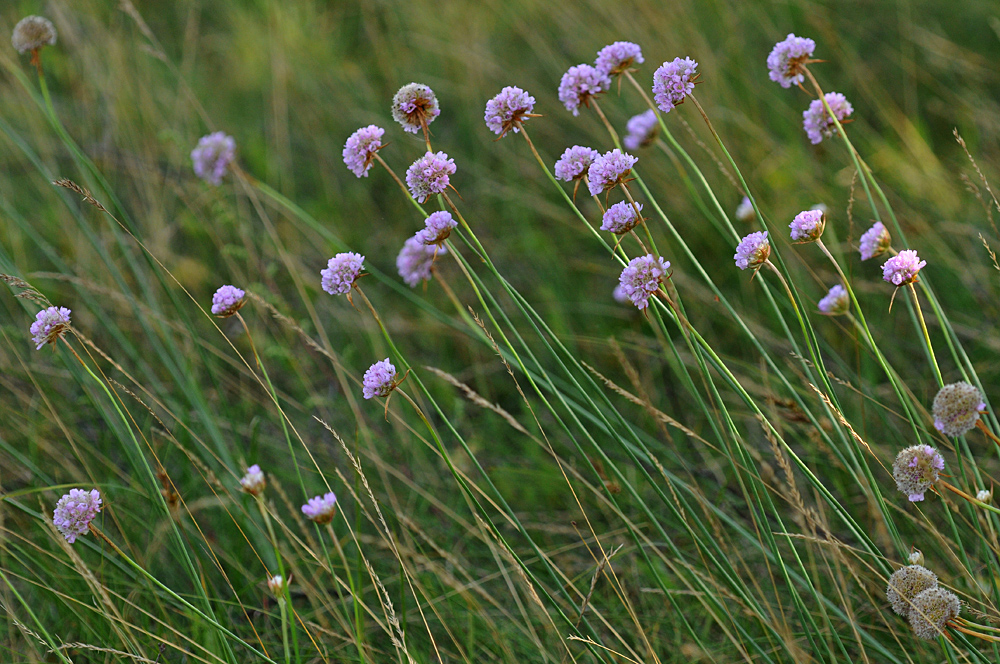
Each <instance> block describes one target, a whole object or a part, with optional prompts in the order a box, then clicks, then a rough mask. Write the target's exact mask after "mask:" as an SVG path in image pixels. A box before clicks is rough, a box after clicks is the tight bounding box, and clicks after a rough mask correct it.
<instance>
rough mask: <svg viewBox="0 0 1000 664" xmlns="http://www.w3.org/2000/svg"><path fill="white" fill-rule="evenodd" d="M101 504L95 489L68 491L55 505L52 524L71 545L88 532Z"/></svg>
mask: <svg viewBox="0 0 1000 664" xmlns="http://www.w3.org/2000/svg"><path fill="white" fill-rule="evenodd" d="M102 502H103V501H102V500H101V494H100V492H99V491H98V490H97V489H91V490H90V491H84V490H83V489H70V492H69V493H67V494H64V495H63V497H62V498H60V499H59V502H57V503H56V509H55V511H53V512H52V523H53V524H54V525H55V527H56V529H57V530H58V531H59V533H60V534H61V535H62V536H63V537H65V538H66V541H67V542H69V543H70V544H72V543H73V542H75V541H76V538H77V537H79V536H80V535H86V534H87V533H89V532H90V522H91V521H93V520H94V517H96V516H97V513H98V512H100V511H101V503H102Z"/></svg>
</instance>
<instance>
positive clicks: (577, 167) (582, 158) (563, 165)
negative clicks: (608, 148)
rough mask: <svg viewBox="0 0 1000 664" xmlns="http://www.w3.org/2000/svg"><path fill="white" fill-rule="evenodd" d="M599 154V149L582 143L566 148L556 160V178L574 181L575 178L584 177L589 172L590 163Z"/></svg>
mask: <svg viewBox="0 0 1000 664" xmlns="http://www.w3.org/2000/svg"><path fill="white" fill-rule="evenodd" d="M599 156H601V153H600V152H598V151H597V150H595V149H593V148H588V147H584V146H582V145H574V146H573V147H571V148H566V149H565V150H564V151H563V153H562V156H561V157H559V160H558V161H557V162H556V166H555V173H556V179H558V180H564V181H566V182H572V181H573V180H577V179H579V178H582V177H583V176H585V175H586V174H587V171H588V170H589V169H590V165H591V164H592V163H594V160H595V159H597V158H598V157H599Z"/></svg>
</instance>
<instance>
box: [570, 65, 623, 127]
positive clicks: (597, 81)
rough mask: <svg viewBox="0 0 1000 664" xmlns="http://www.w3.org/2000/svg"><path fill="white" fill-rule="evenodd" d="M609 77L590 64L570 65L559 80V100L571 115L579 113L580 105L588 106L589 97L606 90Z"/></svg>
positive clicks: (609, 81)
mask: <svg viewBox="0 0 1000 664" xmlns="http://www.w3.org/2000/svg"><path fill="white" fill-rule="evenodd" d="M610 87H611V77H610V76H608V75H607V74H605V73H603V72H601V71H600V70H599V69H597V68H595V67H591V66H590V65H576V66H575V67H570V68H569V70H568V71H567V72H566V73H565V74H563V77H562V80H561V81H559V101H561V102H562V103H563V106H565V107H566V110H567V111H572V112H573V115H580V106H588V105H589V103H590V98H591V97H596V96H597V95H599V94H601V93H602V92H606V91H607V90H608V88H610Z"/></svg>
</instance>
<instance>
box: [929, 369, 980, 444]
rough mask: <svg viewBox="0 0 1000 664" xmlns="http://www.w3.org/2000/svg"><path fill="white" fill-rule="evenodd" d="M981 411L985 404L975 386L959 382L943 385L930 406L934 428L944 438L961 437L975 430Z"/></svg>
mask: <svg viewBox="0 0 1000 664" xmlns="http://www.w3.org/2000/svg"><path fill="white" fill-rule="evenodd" d="M983 410H986V402H985V401H984V400H983V395H982V394H981V393H980V392H979V388H977V387H976V386H975V385H970V384H969V383H966V382H961V381H960V382H958V383H951V384H950V385H945V386H944V387H942V388H941V389H940V390H939V391H938V393H937V396H935V397H934V404H933V405H932V406H931V413H932V414H933V415H934V428H935V429H937V430H938V431H940V432H941V433H943V434H944V435H946V436H951V437H953V438H954V437H955V436H961V435H963V434H965V433H966V432H968V431H970V430H971V429H974V428H975V426H976V422H978V421H979V412H980V411H983Z"/></svg>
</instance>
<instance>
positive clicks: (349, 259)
mask: <svg viewBox="0 0 1000 664" xmlns="http://www.w3.org/2000/svg"><path fill="white" fill-rule="evenodd" d="M364 262H365V257H364V256H362V255H361V254H356V253H354V252H353V251H345V252H341V253H339V254H337V255H336V256H334V257H333V258H331V259H330V260H329V261H327V263H326V267H325V268H324V269H322V270H320V272H319V276H320V286H322V287H323V290H325V291H326V292H327V293H329V294H330V295H347V294H348V293H350V292H351V288H352V287H353V286H354V282H355V281H357V280H358V277H359V276H360V275H361V269H362V267H363V266H364Z"/></svg>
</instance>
